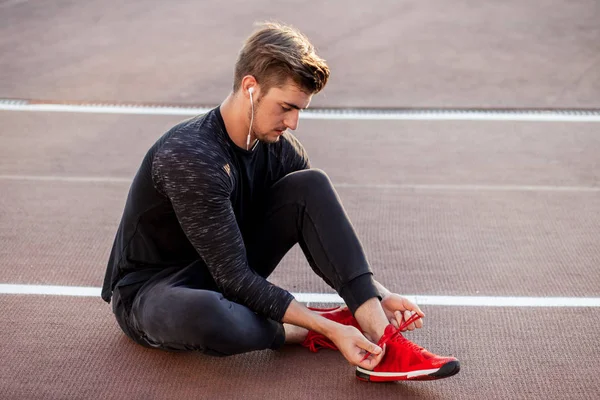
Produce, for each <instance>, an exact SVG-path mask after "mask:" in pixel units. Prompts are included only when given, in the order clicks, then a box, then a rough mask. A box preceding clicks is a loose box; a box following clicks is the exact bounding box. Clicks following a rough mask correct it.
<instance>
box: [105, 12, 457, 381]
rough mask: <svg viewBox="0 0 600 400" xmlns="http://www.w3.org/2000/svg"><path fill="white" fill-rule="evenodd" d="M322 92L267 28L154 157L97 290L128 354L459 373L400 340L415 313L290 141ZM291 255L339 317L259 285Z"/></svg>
mask: <svg viewBox="0 0 600 400" xmlns="http://www.w3.org/2000/svg"><path fill="white" fill-rule="evenodd" d="M328 78H329V68H328V66H327V64H326V63H325V62H324V60H323V59H321V58H320V57H319V56H318V55H316V54H315V51H314V48H313V46H312V45H311V44H310V42H309V41H308V39H307V38H306V37H305V36H304V35H302V34H301V33H300V32H298V31H296V30H294V29H293V28H290V27H287V26H282V25H277V24H265V25H264V26H263V27H262V28H261V29H259V30H258V31H256V32H255V33H254V34H253V35H252V36H250V37H249V38H248V39H247V41H246V42H245V44H244V46H243V48H242V49H241V51H240V54H239V57H238V60H237V63H236V66H235V77H234V84H233V92H232V93H231V94H230V95H229V96H228V97H227V98H226V99H225V101H224V102H223V103H222V104H221V105H220V106H219V107H217V108H215V109H213V110H211V111H210V112H208V113H207V114H205V115H202V116H198V117H195V118H193V119H190V120H187V121H184V122H182V123H180V124H178V125H176V126H175V127H173V128H172V129H171V130H170V131H168V132H167V133H166V134H164V135H163V136H162V137H161V138H160V139H159V140H158V141H157V142H156V143H155V144H154V145H153V146H152V147H151V148H150V150H149V151H148V153H147V154H146V156H145V158H144V160H143V162H142V164H141V166H140V168H139V170H138V172H137V174H136V176H135V178H134V180H133V183H132V185H131V189H130V191H129V195H128V198H127V202H126V205H125V210H124V213H123V217H122V220H121V223H120V226H119V229H118V231H117V234H116V238H115V241H114V245H113V248H112V253H111V255H110V260H109V262H108V268H107V271H106V276H105V280H104V285H103V288H102V298H103V299H104V300H105V301H107V302H110V301H111V299H112V307H113V311H114V313H115V315H116V319H117V321H118V323H119V325H120V326H121V328H122V329H123V331H124V332H125V333H126V334H127V335H128V336H129V337H130V338H131V339H133V340H134V341H135V342H137V343H139V344H141V345H143V346H148V347H155V348H160V349H164V350H173V351H182V350H196V351H201V352H203V353H206V354H212V355H220V356H223V355H231V354H239V353H244V352H249V351H253V350H260V349H278V348H279V347H281V346H282V345H283V344H284V343H301V344H303V345H304V346H306V347H309V348H310V349H311V350H313V351H316V350H317V349H319V348H322V347H328V348H333V349H336V348H337V349H339V350H340V352H341V353H342V354H343V356H344V357H345V358H346V359H347V360H348V361H349V362H350V363H351V364H353V365H356V366H357V370H356V374H357V377H358V378H359V379H363V380H370V381H388V380H394V381H395V380H406V379H416V380H425V379H438V378H444V377H448V376H451V375H454V374H455V373H457V372H458V371H459V363H458V360H456V359H455V358H452V357H440V356H437V355H434V354H432V353H430V352H428V351H426V350H424V349H423V348H420V347H418V346H416V345H415V344H414V343H412V342H410V341H408V340H407V339H405V338H404V337H403V336H402V334H401V333H400V332H401V331H404V330H413V329H415V328H420V327H421V326H422V320H421V319H420V318H421V317H423V316H424V315H423V313H422V311H421V310H420V309H419V307H417V306H416V305H415V304H413V303H412V302H410V301H409V300H407V299H406V298H403V297H401V296H399V295H397V294H394V293H390V292H389V291H388V290H387V289H386V288H384V287H383V285H381V284H380V283H379V282H377V281H376V280H374V279H373V274H372V272H371V269H370V267H369V265H368V263H367V260H366V257H365V255H364V252H363V249H362V246H361V243H360V241H359V239H358V238H357V236H356V233H355V231H354V229H353V227H352V224H351V223H350V221H349V220H348V217H347V215H346V212H345V211H344V208H343V206H342V204H341V203H340V199H339V198H338V196H337V194H336V191H335V189H334V188H333V186H332V183H331V181H330V180H329V178H328V177H327V175H325V173H324V172H322V171H320V170H316V169H311V168H310V165H309V161H308V156H307V154H306V152H305V151H304V148H303V147H302V145H301V144H300V142H298V140H297V139H296V138H295V137H294V136H293V135H292V134H291V133H289V132H288V131H287V130H288V129H291V130H294V129H296V128H297V126H298V119H299V116H300V111H301V110H303V109H306V108H307V107H308V105H309V103H310V101H311V98H312V96H313V94H315V93H318V92H319V91H321V89H323V87H324V86H325V84H326V83H327V79H328ZM296 243H298V244H299V245H300V247H301V248H302V250H303V251H304V254H305V255H306V258H307V260H308V263H309V264H310V266H311V268H312V269H313V270H314V272H315V273H316V274H318V275H319V276H320V277H321V278H322V279H323V280H324V281H325V282H327V284H329V285H330V286H331V287H332V288H334V289H335V290H336V292H337V293H339V295H340V296H341V297H342V298H343V299H344V301H345V302H346V304H347V307H344V308H340V309H337V310H334V311H326V310H311V309H308V308H306V307H305V306H303V305H302V304H300V303H298V302H297V301H296V300H294V298H293V296H292V295H291V294H290V293H289V292H287V291H286V290H284V289H282V288H279V287H277V286H275V285H273V284H271V283H270V282H268V281H267V277H268V276H269V275H270V274H271V272H273V270H274V269H275V267H276V266H277V264H278V263H279V262H280V261H281V259H282V258H283V256H284V255H285V254H286V253H287V252H288V250H290V249H291V248H292V247H293V246H294V245H295V244H296Z"/></svg>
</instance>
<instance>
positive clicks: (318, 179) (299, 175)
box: [282, 168, 333, 193]
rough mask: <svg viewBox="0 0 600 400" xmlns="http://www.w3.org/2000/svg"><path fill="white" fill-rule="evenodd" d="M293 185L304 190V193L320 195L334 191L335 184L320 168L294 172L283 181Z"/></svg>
mask: <svg viewBox="0 0 600 400" xmlns="http://www.w3.org/2000/svg"><path fill="white" fill-rule="evenodd" d="M283 180H287V181H288V183H290V184H291V185H295V186H297V187H299V188H300V189H304V190H303V192H304V193H315V192H316V193H319V192H323V191H326V190H331V189H333V184H332V182H331V180H330V179H329V176H327V174H326V173H325V171H323V170H321V169H318V168H311V169H304V170H301V171H296V172H292V173H291V174H289V175H287V176H286V177H285V178H283V179H282V181H283Z"/></svg>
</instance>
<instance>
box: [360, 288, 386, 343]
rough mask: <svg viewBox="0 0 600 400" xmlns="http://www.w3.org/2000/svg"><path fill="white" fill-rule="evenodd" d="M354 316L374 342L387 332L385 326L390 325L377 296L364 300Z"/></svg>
mask: <svg viewBox="0 0 600 400" xmlns="http://www.w3.org/2000/svg"><path fill="white" fill-rule="evenodd" d="M354 317H355V318H356V320H357V321H358V323H359V324H360V327H361V328H362V330H363V332H364V334H365V336H366V337H367V338H368V339H369V340H371V341H372V342H374V343H377V342H378V341H379V339H380V338H381V337H382V336H383V333H384V332H385V328H386V327H387V326H388V325H389V321H388V320H387V317H386V316H385V312H384V311H383V308H382V307H381V303H380V302H379V299H377V298H372V299H369V300H367V301H366V302H364V303H363V304H362V305H361V306H360V307H358V309H357V310H356V312H355V313H354Z"/></svg>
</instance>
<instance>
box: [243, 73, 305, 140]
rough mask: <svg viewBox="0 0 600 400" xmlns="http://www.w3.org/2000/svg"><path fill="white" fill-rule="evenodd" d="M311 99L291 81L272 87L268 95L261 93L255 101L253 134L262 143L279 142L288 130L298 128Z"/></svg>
mask: <svg viewBox="0 0 600 400" xmlns="http://www.w3.org/2000/svg"><path fill="white" fill-rule="evenodd" d="M311 98H312V95H310V94H306V93H305V92H303V91H302V90H301V89H300V88H298V87H297V86H296V85H295V84H293V83H292V82H291V81H290V82H289V83H287V84H285V85H284V86H283V87H280V88H278V87H272V88H271V89H270V90H269V91H268V92H267V94H266V95H263V93H262V92H259V94H258V96H256V98H255V101H254V122H253V124H252V132H253V133H254V135H255V136H256V138H257V139H258V140H260V141H261V142H265V143H275V142H277V141H278V140H279V137H280V136H281V135H282V134H283V133H284V132H285V131H286V130H287V129H291V130H295V129H296V128H297V127H298V122H299V121H298V120H299V119H300V110H303V109H305V108H307V107H308V105H309V104H310V100H311Z"/></svg>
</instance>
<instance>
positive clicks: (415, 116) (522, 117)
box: [0, 99, 600, 122]
mask: <svg viewBox="0 0 600 400" xmlns="http://www.w3.org/2000/svg"><path fill="white" fill-rule="evenodd" d="M0 100H2V101H0V110H2V111H36V112H70V113H92V114H137V115H180V116H193V115H198V114H204V113H206V112H207V111H209V110H210V108H206V107H168V106H152V107H151V106H144V105H134V104H131V105H127V104H124V105H110V104H106V105H102V104H89V105H86V104H81V105H77V104H50V103H48V104H43V103H41V104H39V103H38V104H28V103H27V102H24V101H11V100H9V99H0ZM302 119H325V120H369V121H373V120H383V121H524V122H532V121H533V122H600V115H598V114H597V113H591V112H588V113H586V112H576V111H570V110H568V109H567V110H562V111H561V110H557V111H527V110H524V111H518V110H516V111H510V110H509V111H502V110H489V111H487V110H472V111H462V110H432V111H427V110H425V111H420V110H416V111H415V110H390V111H382V110H376V109H373V110H336V109H330V110H326V109H322V110H319V111H316V110H315V111H311V110H306V111H303V112H302Z"/></svg>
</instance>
